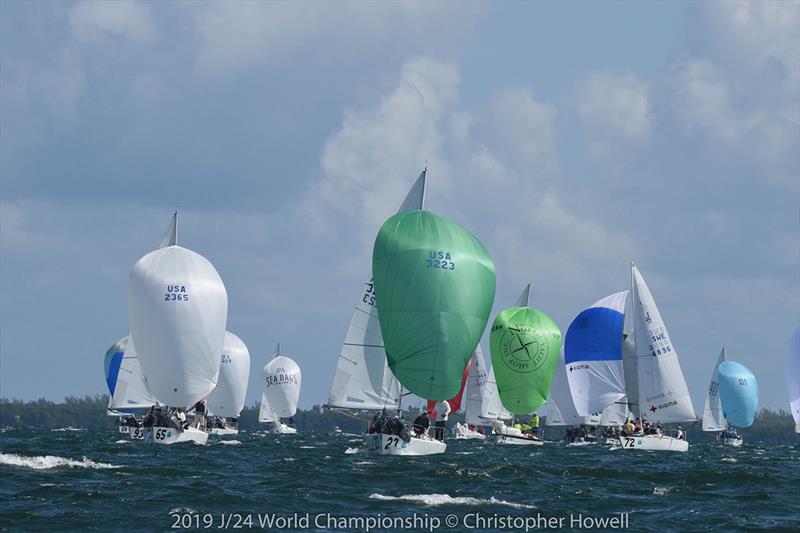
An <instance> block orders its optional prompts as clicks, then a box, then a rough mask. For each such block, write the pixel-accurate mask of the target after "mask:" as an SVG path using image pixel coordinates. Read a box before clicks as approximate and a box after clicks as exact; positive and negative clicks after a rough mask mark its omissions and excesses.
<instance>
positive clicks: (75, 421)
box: [0, 395, 800, 444]
mask: <svg viewBox="0 0 800 533" xmlns="http://www.w3.org/2000/svg"><path fill="white" fill-rule="evenodd" d="M107 405H108V396H107V395H97V396H84V397H83V398H76V397H74V396H67V397H66V398H64V401H63V402H61V403H56V402H52V401H49V400H45V399H39V400H34V401H28V402H25V401H22V400H18V399H5V398H0V426H2V427H5V426H20V427H41V428H59V427H69V426H72V427H82V428H111V427H112V426H113V424H114V420H115V418H114V417H113V416H107V415H106V406H107ZM258 410H259V406H258V404H255V405H252V406H250V407H245V408H244V410H242V414H241V416H240V417H239V427H240V428H241V429H244V430H254V429H259V428H264V427H265V426H264V425H263V424H259V422H258ZM372 414H373V413H371V412H366V411H365V412H361V413H359V412H351V411H338V410H331V409H325V408H322V407H321V406H317V405H315V406H314V407H312V408H311V409H308V410H302V409H300V410H298V411H297V414H296V415H295V416H294V417H293V422H294V425H295V427H297V429H298V430H299V431H302V432H304V433H328V432H331V431H333V430H334V428H336V427H338V428H339V429H341V430H342V431H344V432H346V433H363V432H364V430H365V428H366V424H367V421H368V420H369V418H370V417H371V416H372ZM403 414H404V416H405V418H406V419H407V420H413V419H414V417H415V416H416V415H418V414H419V410H411V411H406V412H404V413H403ZM456 422H463V416H462V415H461V414H456V415H455V416H451V417H450V424H451V425H452V424H455V423H456ZM683 427H684V429H686V430H687V433H688V439H689V441H690V442H703V441H711V440H713V439H714V434H713V433H704V432H703V431H702V428H701V426H700V423H699V422H696V423H693V424H684V425H683ZM544 431H545V438H547V439H548V440H557V439H560V438H561V437H562V436H563V434H564V429H563V428H559V427H547V426H545V427H544ZM739 432H740V433H741V434H742V436H743V437H744V439H745V441H746V442H763V443H766V444H780V443H786V444H791V443H797V442H800V435H795V434H794V420H792V417H791V415H790V414H789V413H787V412H785V411H783V410H779V411H772V410H770V409H762V410H761V411H759V412H758V415H757V416H756V420H755V422H754V423H753V425H752V426H751V427H749V428H747V429H742V430H740V431H739Z"/></svg>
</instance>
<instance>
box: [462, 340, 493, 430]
mask: <svg viewBox="0 0 800 533" xmlns="http://www.w3.org/2000/svg"><path fill="white" fill-rule="evenodd" d="M488 379H489V371H488V370H487V368H486V361H485V360H484V358H483V352H481V345H480V344H478V346H477V348H475V353H474V354H472V360H471V362H470V365H469V377H467V386H466V388H465V391H464V419H465V420H466V422H467V424H472V425H474V426H480V425H484V424H486V420H484V419H482V418H481V413H482V412H483V401H484V397H485V394H486V393H485V391H486V382H487V380H488Z"/></svg>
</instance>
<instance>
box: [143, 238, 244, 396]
mask: <svg viewBox="0 0 800 533" xmlns="http://www.w3.org/2000/svg"><path fill="white" fill-rule="evenodd" d="M128 317H129V321H130V331H131V338H133V340H134V343H135V344H136V351H137V353H138V354H139V361H140V362H141V365H142V370H143V371H144V376H145V378H146V380H147V386H148V388H149V389H150V392H151V393H153V395H154V396H155V397H156V398H158V400H159V402H164V403H166V404H167V405H171V406H174V407H190V406H192V405H193V404H194V403H196V402H197V401H199V400H201V399H203V398H205V397H206V396H208V393H210V392H211V391H212V390H214V387H215V386H216V385H217V377H218V375H219V364H220V354H221V353H222V343H223V339H224V336H225V326H226V323H227V320H228V294H227V292H226V291H225V285H224V284H223V283H222V279H220V277H219V274H218V273H217V271H216V269H215V268H214V266H213V265H212V264H211V263H210V262H209V261H208V259H206V258H205V257H203V256H202V255H200V254H198V253H195V252H193V251H191V250H188V249H186V248H182V247H180V246H168V247H166V248H160V249H158V250H155V251H152V252H150V253H149V254H147V255H145V256H144V257H142V258H141V259H139V261H137V262H136V264H135V265H134V267H133V270H132V271H131V275H130V279H129V281H128Z"/></svg>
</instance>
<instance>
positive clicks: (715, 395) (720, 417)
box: [703, 348, 728, 431]
mask: <svg viewBox="0 0 800 533" xmlns="http://www.w3.org/2000/svg"><path fill="white" fill-rule="evenodd" d="M723 361H725V348H723V349H722V351H721V352H719V357H718V358H717V363H716V364H715V365H714V371H713V372H712V373H711V381H710V382H709V384H708V394H706V405H705V407H704V408H703V431H723V430H724V429H727V427H728V421H727V420H725V414H724V413H723V412H722V402H721V401H720V399H719V381H717V369H719V365H721V364H722V362H723Z"/></svg>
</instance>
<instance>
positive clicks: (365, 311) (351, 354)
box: [328, 170, 427, 410]
mask: <svg viewBox="0 0 800 533" xmlns="http://www.w3.org/2000/svg"><path fill="white" fill-rule="evenodd" d="M426 175H427V171H426V170H423V171H422V173H421V174H420V175H419V177H418V178H417V180H416V181H415V182H414V185H413V186H412V187H411V190H410V191H409V192H408V196H406V198H405V200H404V201H403V203H402V205H401V206H400V209H399V210H398V212H403V211H415V210H418V209H422V208H423V206H424V202H425V180H426ZM364 287H365V289H364V290H363V291H362V294H361V297H360V298H359V300H358V303H357V304H356V308H355V311H353V316H352V318H351V319H350V326H349V327H348V328H347V335H346V336H345V339H344V344H343V345H342V349H341V352H340V353H339V361H338V362H337V364H336V375H335V376H334V378H333V384H332V385H331V392H330V395H329V397H328V405H329V406H330V407H341V408H346V409H366V410H381V409H389V410H396V409H399V407H400V396H401V392H400V382H399V381H397V379H396V378H395V377H394V375H393V374H392V371H391V370H389V365H388V363H387V361H386V352H385V351H384V348H383V337H382V335H381V325H380V322H379V321H378V308H377V307H376V306H375V287H374V285H373V283H372V277H371V276H370V279H369V281H368V282H367V283H365V284H364Z"/></svg>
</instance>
